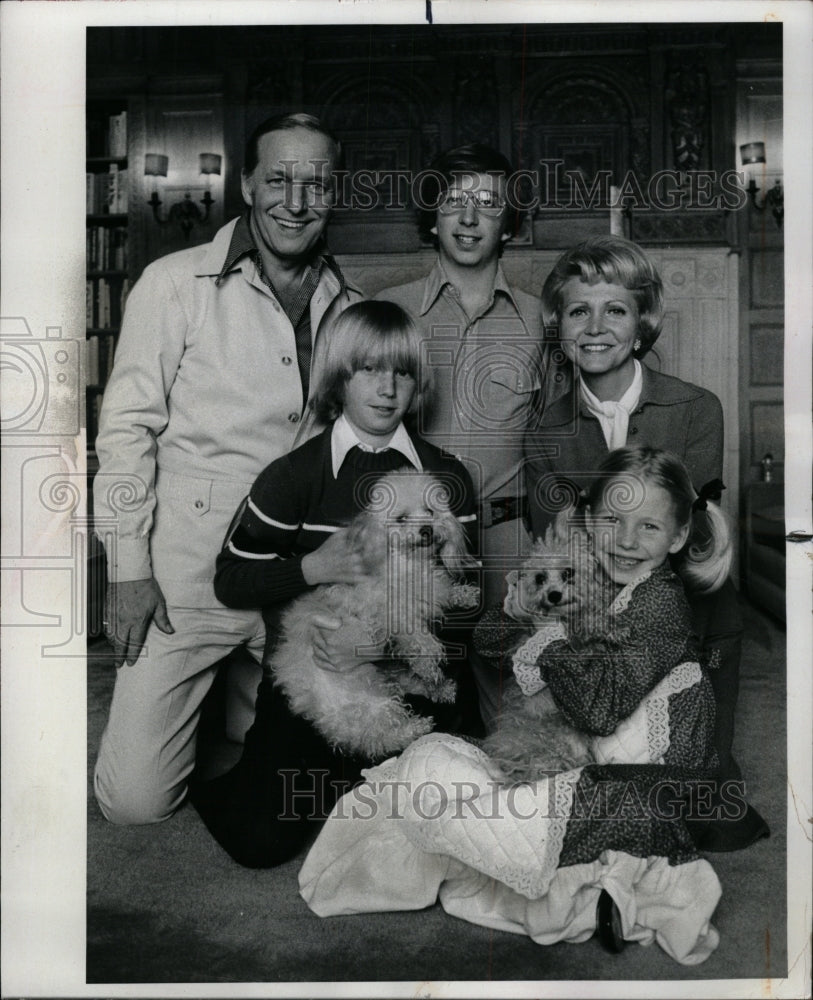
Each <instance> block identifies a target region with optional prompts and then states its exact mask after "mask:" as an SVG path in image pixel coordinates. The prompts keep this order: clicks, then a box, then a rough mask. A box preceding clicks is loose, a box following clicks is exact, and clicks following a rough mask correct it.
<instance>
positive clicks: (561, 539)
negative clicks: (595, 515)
mask: <svg viewBox="0 0 813 1000" xmlns="http://www.w3.org/2000/svg"><path fill="white" fill-rule="evenodd" d="M579 523H580V519H579V517H578V512H577V509H576V507H573V506H571V507H565V509H564V510H560V511H559V513H558V514H557V515H556V519H555V520H554V522H553V524H551V525H548V529H547V531H546V532H545V542H546V544H547V545H548V546H550V547H551V548H553V547H555V546H556V545H563V544H564V545H566V544H567V543H568V541H569V540H570V536H571V535H572V533H573V529H574V525H577V524H579Z"/></svg>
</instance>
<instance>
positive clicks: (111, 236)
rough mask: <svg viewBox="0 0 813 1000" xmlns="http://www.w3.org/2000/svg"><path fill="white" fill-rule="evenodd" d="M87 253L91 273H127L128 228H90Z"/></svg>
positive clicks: (88, 267)
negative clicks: (112, 271)
mask: <svg viewBox="0 0 813 1000" xmlns="http://www.w3.org/2000/svg"><path fill="white" fill-rule="evenodd" d="M86 251H87V269H88V270H89V271H111V270H114V271H126V270H127V228H126V227H125V226H88V228H87V246H86Z"/></svg>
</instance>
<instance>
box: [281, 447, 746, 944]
mask: <svg viewBox="0 0 813 1000" xmlns="http://www.w3.org/2000/svg"><path fill="white" fill-rule="evenodd" d="M588 503H589V506H588V511H587V526H588V529H589V532H590V535H591V537H592V540H593V546H594V553H595V557H596V559H597V561H598V563H599V564H600V566H601V568H602V570H603V571H604V572H605V573H606V574H607V575H608V576H609V578H610V579H611V580H612V581H613V583H614V585H615V587H616V588H617V592H616V594H615V597H614V599H613V602H612V611H613V626H612V627H613V631H614V632H615V633H616V634H617V636H618V637H619V639H618V641H617V642H614V641H609V639H608V636H606V635H595V636H594V638H592V639H591V638H589V637H587V638H585V637H583V636H582V637H581V638H580V639H579V640H578V641H576V640H571V639H570V638H569V637H568V633H567V632H566V631H565V630H564V628H563V627H562V626H561V625H559V626H554V627H551V628H548V627H545V628H542V629H540V630H539V631H535V632H533V633H532V634H530V635H529V630H528V627H527V625H525V624H524V623H523V622H520V621H517V620H515V619H513V618H512V617H511V616H510V615H509V614H507V613H506V612H505V610H504V609H494V610H491V611H489V612H487V613H486V615H485V616H484V617H483V619H482V620H481V623H480V624H479V625H478V627H477V629H476V630H475V635H474V644H475V648H476V649H477V650H478V651H479V652H480V653H481V654H482V655H484V656H486V657H489V658H491V659H492V660H494V661H500V660H504V661H507V662H508V664H510V665H511V667H512V669H513V674H514V675H515V677H516V679H517V682H518V683H519V685H520V686H521V688H522V690H523V691H524V692H525V693H526V694H528V695H530V694H533V693H534V692H535V691H537V690H539V689H541V688H542V687H543V686H544V685H548V686H549V687H550V690H551V693H552V695H553V698H554V701H555V702H556V704H557V706H558V707H559V708H560V710H561V711H562V712H563V714H564V715H565V716H566V718H567V719H568V720H569V721H570V722H571V724H572V725H574V726H575V727H576V728H577V729H579V730H580V731H582V732H583V733H585V734H587V735H588V736H590V737H592V739H591V741H590V747H591V751H592V754H593V756H594V758H595V760H596V763H595V764H588V765H586V766H584V767H581V768H577V769H574V770H571V771H567V772H562V773H559V774H556V775H550V776H547V777H544V778H541V779H540V780H538V781H536V782H530V783H526V784H522V785H513V786H512V785H511V783H510V782H509V781H507V780H506V779H505V776H504V775H501V772H500V771H499V768H498V767H496V766H495V764H494V762H493V761H491V760H490V759H489V758H488V757H487V756H486V755H485V754H484V753H483V752H482V751H481V750H480V749H479V748H476V747H473V746H471V745H470V744H466V743H464V742H463V741H461V740H459V739H457V738H454V737H448V736H442V735H439V734H431V735H430V736H427V737H423V738H421V739H420V740H418V741H416V743H413V744H412V746H411V747H409V748H407V750H405V751H404V753H403V754H402V755H401V756H400V758H398V759H397V760H395V761H389V762H387V764H385V765H382V766H381V767H380V768H377V769H374V770H372V771H368V772H366V778H367V784H366V786H362V787H363V788H364V790H363V791H360V790H359V791H357V792H356V793H350V795H348V796H347V797H346V800H343V801H342V802H341V803H339V806H337V810H338V813H339V814H340V818H339V819H337V820H336V821H331V820H330V819H329V820H328V823H327V824H326V826H325V828H324V830H323V831H322V833H321V835H320V838H319V840H318V841H317V842H316V844H315V845H314V848H313V850H312V851H311V854H310V855H309V856H308V859H307V861H306V863H305V866H304V868H303V870H302V874H301V876H300V885H301V887H302V892H303V895H305V898H306V899H307V901H308V902H309V905H311V907H312V908H313V909H314V910H315V911H316V912H317V913H320V914H321V915H327V914H330V913H338V912H342V913H345V912H357V911H359V910H364V909H387V908H390V909H409V908H412V907H415V908H417V907H418V906H421V905H423V906H425V905H428V903H431V902H433V901H434V899H435V898H436V897H437V896H438V895H439V897H440V900H441V902H442V904H443V906H444V908H445V909H446V910H447V911H449V912H451V913H453V914H455V915H457V916H461V917H464V918H465V919H467V920H471V921H473V922H475V923H481V924H485V925H486V926H491V927H497V928H501V929H505V930H513V931H519V932H525V933H527V934H529V935H530V936H531V937H532V938H533V939H534V940H536V941H538V942H539V943H542V944H552V943H554V942H556V941H562V940H566V941H572V942H577V941H584V940H586V939H587V938H588V937H590V936H591V935H592V934H593V933H594V932H595V930H596V927H597V926H598V928H599V931H600V933H601V937H602V940H603V941H604V943H605V944H607V945H608V946H610V947H612V948H613V949H614V950H618V949H619V948H620V947H621V946H622V945H623V942H624V941H625V940H638V941H641V942H642V943H648V942H650V941H652V940H657V941H658V942H659V943H660V944H661V946H662V947H664V949H665V950H666V951H667V952H669V954H671V955H672V956H673V957H674V958H676V959H677V960H678V961H680V962H684V963H686V964H695V963H697V962H700V961H703V960H704V959H705V958H707V957H708V955H709V954H710V953H711V951H713V950H714V948H715V947H716V945H717V942H718V935H717V932H716V930H715V929H714V928H713V927H712V926H711V923H710V918H711V915H712V913H713V911H714V908H715V907H716V904H717V901H718V899H719V895H720V887H719V883H718V881H717V878H716V875H715V874H714V872H713V870H712V869H711V867H710V866H709V865H708V863H707V862H705V861H703V860H701V859H699V858H698V857H697V852H696V849H695V847H694V844H693V841H692V838H691V836H690V834H689V831H688V829H687V825H686V822H685V821H686V820H688V819H691V818H692V817H695V816H697V815H698V814H700V813H702V810H703V808H704V807H705V808H708V796H709V792H710V785H709V784H708V783H706V784H704V781H705V780H706V779H708V778H709V776H710V775H711V774H712V773H713V771H714V769H715V767H716V764H717V760H716V753H715V748H714V698H713V693H712V690H711V685H710V683H709V679H708V676H707V674H706V671H705V669H704V667H703V665H702V664H701V662H700V660H699V650H698V648H697V645H696V642H695V640H694V637H693V635H692V617H691V612H690V610H689V606H688V604H687V602H686V597H685V594H684V590H683V583H682V581H681V579H680V578H679V576H678V575H676V572H675V570H677V571H678V572H679V573H680V574H681V575H682V576H683V577H684V579H687V580H691V582H692V585H693V586H694V587H696V588H700V589H702V590H704V591H706V592H711V591H713V590H714V589H715V588H717V587H719V586H720V584H721V583H722V581H723V580H725V579H726V576H727V573H728V568H729V564H730V558H731V547H730V541H729V535H728V530H727V525H726V521H725V519H724V516H723V515H722V513H721V512H720V511H719V510H718V509H717V508H716V507H712V506H709V505H708V504H707V502H706V500H705V499H704V498H700V497H698V496H697V494H696V493H695V491H694V489H693V488H692V485H691V482H690V480H689V476H688V473H687V471H686V468H685V466H683V464H682V463H681V462H680V461H679V460H678V459H677V458H676V457H675V456H674V455H671V454H669V453H666V452H662V451H659V450H656V449H652V448H642V449H632V448H623V449H620V450H617V451H614V452H613V453H612V454H611V455H610V456H609V457H608V459H607V461H606V462H605V463H604V464H603V465H602V467H601V469H600V470H599V473H598V475H597V477H596V479H595V482H594V484H593V486H592V488H591V490H590V493H589V497H588ZM699 539H702V541H699ZM672 562H674V569H673V566H672ZM509 600H510V595H509V598H508V599H507V601H509ZM511 609H512V610H513V605H512V606H511ZM584 612H585V613H587V612H589V609H587V608H585V609H584ZM496 665H498V664H497V663H496V662H495V666H496ZM392 787H399V788H400V789H401V790H402V795H401V798H400V800H399V802H398V803H397V805H398V807H399V808H400V810H401V813H400V814H399V813H398V812H397V810H396V809H395V805H396V804H395V803H393V802H392V801H391V795H392V793H391V791H390V789H391V788H392ZM354 795H357V796H358V798H357V799H354V798H353V796H354ZM371 802H372V803H375V804H376V805H377V806H378V808H377V809H376V810H372V812H373V815H372V816H371V815H370V812H371V806H370V803H371ZM360 803H363V804H364V805H365V808H366V811H365V813H364V819H365V822H363V823H358V824H353V823H352V822H348V816H352V815H353V809H354V806H358V805H359V804H360ZM726 806H727V808H728V809H729V811H730V813H731V814H736V813H737V812H738V811H740V810H742V809H743V808H744V803H742V801H741V800H739V799H737V798H736V796H734V797H732V799H731V800H730V801H728V802H727V803H726ZM399 819H400V820H401V822H400V824H399V822H398V820H399ZM348 828H349V829H348ZM354 838H357V839H358V840H359V844H358V846H355V845H354V843H353V841H354ZM396 867H397V868H398V869H399V870H400V871H402V872H408V873H409V876H408V884H407V885H406V886H405V885H404V884H403V883H402V884H401V885H399V887H398V889H397V891H393V890H390V894H389V895H388V890H387V880H388V878H389V873H391V871H392V870H394V869H395V868H396Z"/></svg>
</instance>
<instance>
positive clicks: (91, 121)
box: [86, 111, 127, 159]
mask: <svg viewBox="0 0 813 1000" xmlns="http://www.w3.org/2000/svg"><path fill="white" fill-rule="evenodd" d="M86 155H87V156H89V157H95V156H112V157H115V158H117V159H122V158H123V157H125V156H126V155H127V112H126V111H120V112H119V113H118V114H114V115H107V116H104V115H101V116H95V117H90V118H88V120H87V131H86Z"/></svg>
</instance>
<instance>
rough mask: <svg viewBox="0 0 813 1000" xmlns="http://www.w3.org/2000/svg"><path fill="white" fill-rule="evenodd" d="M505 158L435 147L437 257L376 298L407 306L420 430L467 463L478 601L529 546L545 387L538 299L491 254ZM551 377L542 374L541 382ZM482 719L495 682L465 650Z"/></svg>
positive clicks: (502, 212)
mask: <svg viewBox="0 0 813 1000" xmlns="http://www.w3.org/2000/svg"><path fill="white" fill-rule="evenodd" d="M512 174H513V168H512V166H511V164H510V162H509V161H508V160H507V159H506V158H505V157H504V156H503V155H502V153H500V152H499V151H498V150H496V149H493V148H491V147H490V146H485V145H481V144H479V143H475V144H471V145H467V146H461V147H458V148H456V149H451V150H448V151H447V152H445V153H442V154H441V155H440V156H439V157H438V158H437V159H436V160H435V161H434V163H432V164H431V166H430V168H429V169H428V170H427V171H425V173H424V174H423V175H422V183H421V185H420V188H419V205H418V216H419V228H420V231H421V235H422V236H424V237H425V238H428V239H433V240H434V243H435V246H436V249H437V251H438V256H437V260H436V261H435V264H434V266H433V268H432V270H431V271H430V272H429V274H428V275H426V277H425V278H421V279H419V280H418V281H412V282H410V283H408V284H405V285H398V286H396V287H394V288H387V289H384V290H383V291H381V292H379V293H378V295H377V298H381V299H389V300H391V301H393V302H397V303H398V304H399V305H401V306H403V307H404V308H405V309H407V310H408V311H409V312H411V313H412V314H413V316H414V317H415V319H416V320H417V322H418V324H419V325H420V327H421V329H422V331H423V334H424V362H425V363H426V364H429V365H430V366H431V367H432V369H433V373H434V377H435V385H436V388H435V393H434V395H433V398H432V406H431V409H424V410H423V411H422V412H421V414H420V424H419V427H420V433H421V434H422V435H423V436H425V437H426V438H427V439H428V440H430V441H432V443H433V444H437V445H440V446H442V447H444V448H446V450H448V451H449V452H451V453H452V454H453V455H455V456H456V457H457V458H459V459H460V460H461V461H463V463H464V464H465V465H466V467H467V468H468V470H469V472H470V473H471V476H472V479H473V481H474V487H475V492H476V493H477V496H478V501H479V504H480V517H481V521H480V523H481V525H482V540H481V548H480V551H481V553H482V558H483V573H482V587H483V598H482V603H483V606H484V607H488V606H490V605H493V604H495V603H498V602H501V601H502V599H503V597H504V588H505V573H506V572H507V571H508V570H509V569H511V568H513V567H515V566H516V565H517V564H518V561H521V560H522V559H523V558H524V556H525V555H526V554H527V552H528V550H529V546H530V538H529V535H528V531H527V528H526V526H525V514H526V494H525V483H524V481H523V475H522V440H523V436H524V432H525V430H526V429H527V427H528V426H529V425H530V424H531V423H532V422H533V421H535V420H536V418H537V416H538V414H539V412H540V408H541V406H542V402H543V399H544V396H545V373H546V370H547V367H548V366H547V364H546V360H547V359H546V357H545V351H544V349H543V340H542V328H541V322H540V306H539V300H538V299H537V298H536V297H535V296H533V295H528V294H527V293H526V292H523V291H520V290H519V289H517V288H512V287H511V285H510V284H509V282H508V280H507V278H506V276H505V273H504V271H503V268H502V265H501V263H500V256H501V254H502V250H503V248H504V246H505V244H506V243H507V242H508V240H510V239H511V237H512V235H513V234H514V231H515V227H516V223H517V219H518V214H517V211H516V210H515V208H514V207H512V205H511V204H510V203H509V198H508V191H509V178H510V177H511V176H512ZM550 384H552V383H550ZM470 662H471V663H472V667H473V670H474V675H475V680H476V683H477V691H478V695H479V702H480V713H481V715H482V717H483V721H484V722H485V724H486V726H489V725H490V724H491V723H492V722H493V720H494V718H495V716H496V713H497V711H498V709H499V695H500V687H501V680H500V678H499V677H498V676H496V675H494V674H493V673H492V672H491V671H489V670H488V669H487V668H485V667H484V666H483V665H481V664H480V663H479V662H478V661H477V659H476V657H475V656H473V655H470Z"/></svg>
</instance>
